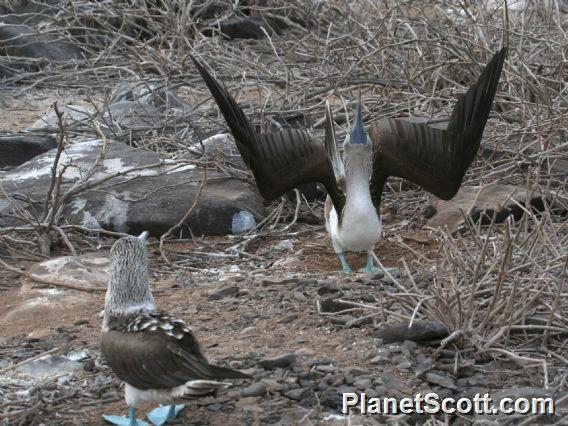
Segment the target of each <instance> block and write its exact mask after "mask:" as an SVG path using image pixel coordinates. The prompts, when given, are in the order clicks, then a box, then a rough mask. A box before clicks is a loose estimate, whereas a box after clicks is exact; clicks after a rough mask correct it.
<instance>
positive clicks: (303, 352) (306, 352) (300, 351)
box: [294, 348, 316, 356]
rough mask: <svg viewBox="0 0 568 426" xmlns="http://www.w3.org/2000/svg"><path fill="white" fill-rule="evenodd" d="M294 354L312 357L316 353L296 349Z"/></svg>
mask: <svg viewBox="0 0 568 426" xmlns="http://www.w3.org/2000/svg"><path fill="white" fill-rule="evenodd" d="M294 353H295V354H296V355H298V356H312V355H315V354H316V352H315V351H314V350H312V349H310V348H300V349H296V350H295V351H294Z"/></svg>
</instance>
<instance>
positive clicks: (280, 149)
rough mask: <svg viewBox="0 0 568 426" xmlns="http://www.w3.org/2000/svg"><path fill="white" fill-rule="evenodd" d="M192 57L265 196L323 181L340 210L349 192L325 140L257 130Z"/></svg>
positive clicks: (292, 132) (296, 132) (295, 131)
mask: <svg viewBox="0 0 568 426" xmlns="http://www.w3.org/2000/svg"><path fill="white" fill-rule="evenodd" d="M192 59H193V62H194V63H195V66H196V67H197V70H198V71H199V73H200V74H201V77H202V78H203V80H204V81H205V84H207V87H208V88H209V90H210V91H211V94H212V95H213V97H214V98H215V101H216V102H217V105H218V106H219V109H220V110H221V113H222V114H223V116H224V117H225V120H226V121H227V124H228V126H229V128H230V129H231V133H232V134H233V136H234V138H235V143H236V144H237V148H238V149H239V152H240V153H241V157H242V158H243V161H244V162H245V164H246V165H247V166H248V167H249V168H250V169H251V170H252V173H253V175H254V178H255V180H256V184H257V186H258V189H259V191H260V193H261V194H262V196H263V197H265V198H267V199H269V200H273V199H275V198H277V197H279V196H281V195H284V194H286V193H287V192H288V191H290V190H292V189H294V188H297V187H298V186H299V185H301V184H304V183H310V182H319V183H321V184H322V185H323V186H324V187H325V189H326V191H327V193H328V194H329V196H330V197H331V199H332V201H333V205H334V207H335V209H336V211H338V212H340V211H341V210H342V209H343V206H344V204H345V196H344V194H343V192H342V191H341V190H340V188H339V185H338V183H337V180H336V179H335V175H334V173H333V166H332V163H331V161H330V159H329V158H328V156H327V154H326V150H325V147H324V144H322V143H321V142H319V141H317V140H316V139H314V138H313V137H312V136H310V135H309V134H308V133H307V132H306V131H304V130H300V129H286V130H282V131H278V132H273V133H268V134H258V133H256V131H255V130H254V128H253V126H252V124H251V123H250V121H249V120H248V119H247V118H246V116H245V114H244V112H243V110H242V109H241V108H240V107H239V106H238V105H237V103H236V102H235V100H234V99H233V98H232V96H231V95H230V94H229V93H228V92H227V91H226V90H225V89H224V88H223V87H221V85H220V84H219V83H218V82H217V80H215V78H213V77H212V76H211V75H210V74H209V72H208V71H207V70H206V69H205V67H203V66H202V65H201V64H200V63H199V62H198V61H197V60H196V59H195V58H193V57H192Z"/></svg>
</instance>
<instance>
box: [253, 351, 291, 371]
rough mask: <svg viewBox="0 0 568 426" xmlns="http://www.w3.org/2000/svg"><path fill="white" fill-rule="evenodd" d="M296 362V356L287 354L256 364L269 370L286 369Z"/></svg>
mask: <svg viewBox="0 0 568 426" xmlns="http://www.w3.org/2000/svg"><path fill="white" fill-rule="evenodd" d="M295 362H296V354H293V353H289V354H284V355H278V356H275V357H272V358H265V359H262V360H260V361H259V362H258V363H259V364H260V366H261V367H262V368H264V369H265V370H271V369H273V368H288V367H290V366H291V365H293V364H294V363H295Z"/></svg>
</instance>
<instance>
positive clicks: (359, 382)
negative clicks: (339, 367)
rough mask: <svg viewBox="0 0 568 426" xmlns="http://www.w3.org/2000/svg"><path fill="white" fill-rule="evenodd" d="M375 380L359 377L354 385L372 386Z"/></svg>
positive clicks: (363, 387)
mask: <svg viewBox="0 0 568 426" xmlns="http://www.w3.org/2000/svg"><path fill="white" fill-rule="evenodd" d="M372 384H373V382H372V381H371V380H370V379H358V380H355V381H354V382H353V385H354V386H355V387H356V388H358V389H366V388H370V387H371V385H372Z"/></svg>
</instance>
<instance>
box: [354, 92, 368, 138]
mask: <svg viewBox="0 0 568 426" xmlns="http://www.w3.org/2000/svg"><path fill="white" fill-rule="evenodd" d="M368 143H369V141H368V137H367V130H365V126H364V125H363V106H362V105H361V96H359V105H357V115H356V116H355V120H354V121H353V126H352V127H351V131H350V133H349V144H350V145H367V144H368Z"/></svg>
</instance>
